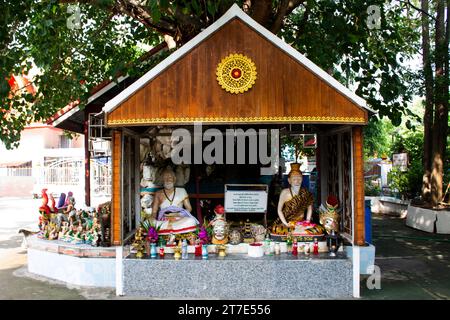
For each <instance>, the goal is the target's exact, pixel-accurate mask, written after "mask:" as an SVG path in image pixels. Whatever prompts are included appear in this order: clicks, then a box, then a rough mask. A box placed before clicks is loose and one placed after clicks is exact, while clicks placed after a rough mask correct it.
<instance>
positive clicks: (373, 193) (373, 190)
mask: <svg viewBox="0 0 450 320" xmlns="http://www.w3.org/2000/svg"><path fill="white" fill-rule="evenodd" d="M380 194H381V189H380V187H379V186H378V185H374V184H372V182H371V181H370V180H368V181H366V182H365V183H364V195H366V196H368V197H377V196H379V195H380Z"/></svg>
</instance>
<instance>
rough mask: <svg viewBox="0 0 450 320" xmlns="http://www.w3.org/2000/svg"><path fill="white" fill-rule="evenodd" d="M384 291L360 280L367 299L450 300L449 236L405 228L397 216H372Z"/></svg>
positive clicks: (377, 262)
mask: <svg viewBox="0 0 450 320" xmlns="http://www.w3.org/2000/svg"><path fill="white" fill-rule="evenodd" d="M372 225H373V243H374V245H375V247H376V253H375V256H376V258H375V264H376V265H377V266H379V267H380V271H381V290H369V289H367V286H366V281H365V279H363V281H361V295H362V297H363V298H365V299H421V300H436V299H446V300H449V299H450V236H449V235H438V234H429V233H427V232H423V231H419V230H415V229H411V228H409V227H406V226H405V220H403V219H399V218H397V217H391V216H386V215H384V216H382V215H374V216H373V217H372Z"/></svg>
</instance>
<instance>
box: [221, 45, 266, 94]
mask: <svg viewBox="0 0 450 320" xmlns="http://www.w3.org/2000/svg"><path fill="white" fill-rule="evenodd" d="M256 74H257V73H256V66H255V64H254V63H253V61H252V60H251V59H250V58H248V57H246V56H244V55H242V54H230V55H229V56H227V57H225V58H223V59H222V61H221V62H220V63H219V65H218V66H217V71H216V75H217V81H218V82H219V84H220V86H221V87H222V88H223V89H225V90H226V91H228V92H231V93H236V94H238V93H244V92H245V91H248V89H250V88H251V87H252V86H253V85H254V84H255V80H256Z"/></svg>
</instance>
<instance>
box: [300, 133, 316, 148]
mask: <svg viewBox="0 0 450 320" xmlns="http://www.w3.org/2000/svg"><path fill="white" fill-rule="evenodd" d="M316 146H317V136H316V135H315V134H305V135H304V136H303V148H315V147H316Z"/></svg>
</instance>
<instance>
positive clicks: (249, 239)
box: [243, 219, 255, 243]
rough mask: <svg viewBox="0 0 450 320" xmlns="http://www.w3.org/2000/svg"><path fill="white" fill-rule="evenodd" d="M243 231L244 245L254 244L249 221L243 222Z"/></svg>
mask: <svg viewBox="0 0 450 320" xmlns="http://www.w3.org/2000/svg"><path fill="white" fill-rule="evenodd" d="M243 229H244V230H243V236H244V243H252V242H254V241H255V239H254V238H253V233H252V224H251V223H250V220H249V219H247V221H246V222H245V224H244V227H243Z"/></svg>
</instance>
